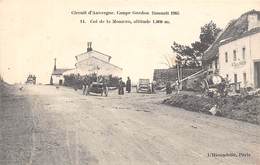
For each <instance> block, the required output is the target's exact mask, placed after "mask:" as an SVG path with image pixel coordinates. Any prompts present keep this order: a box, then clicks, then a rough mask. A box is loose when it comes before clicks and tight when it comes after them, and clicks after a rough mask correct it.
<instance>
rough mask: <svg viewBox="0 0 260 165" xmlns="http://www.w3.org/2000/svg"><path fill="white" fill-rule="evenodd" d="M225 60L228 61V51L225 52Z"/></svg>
mask: <svg viewBox="0 0 260 165" xmlns="http://www.w3.org/2000/svg"><path fill="white" fill-rule="evenodd" d="M225 61H226V63H228V53H227V52H226V53H225Z"/></svg>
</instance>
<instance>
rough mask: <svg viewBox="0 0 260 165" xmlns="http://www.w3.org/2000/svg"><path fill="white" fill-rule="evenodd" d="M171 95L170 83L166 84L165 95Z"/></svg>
mask: <svg viewBox="0 0 260 165" xmlns="http://www.w3.org/2000/svg"><path fill="white" fill-rule="evenodd" d="M171 93H172V88H171V82H169V81H168V82H167V83H166V94H167V95H169V94H171Z"/></svg>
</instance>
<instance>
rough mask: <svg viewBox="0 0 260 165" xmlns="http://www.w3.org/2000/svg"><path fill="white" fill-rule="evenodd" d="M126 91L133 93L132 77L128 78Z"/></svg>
mask: <svg viewBox="0 0 260 165" xmlns="http://www.w3.org/2000/svg"><path fill="white" fill-rule="evenodd" d="M126 91H127V92H128V93H130V92H131V79H130V77H127V81H126Z"/></svg>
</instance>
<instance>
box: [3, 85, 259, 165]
mask: <svg viewBox="0 0 260 165" xmlns="http://www.w3.org/2000/svg"><path fill="white" fill-rule="evenodd" d="M1 92H2V94H1V98H0V101H1V102H0V103H1V106H0V108H1V109H0V131H1V132H0V164H3V165H11V164H22V165H23V164H25V165H27V164H29V165H85V164H90V165H96V164H100V165H109V164H111V165H117V164H118V165H125V164H126V165H127V164H133V165H143V164H144V165H146V164H147V165H153V164H160V165H161V164H162V165H168V164H177V165H191V164H195V165H197V164H199V165H200V164H202V165H209V164H210V165H214V164H217V165H219V164H223V165H231V164H232V165H238V164H241V165H247V164H252V165H257V164H258V165H259V164H260V126H258V125H253V124H249V123H245V122H241V121H235V120H230V119H225V118H221V117H215V116H210V115H205V114H200V113H196V112H189V111H185V110H183V109H178V108H173V107H170V106H166V105H162V104H161V101H162V100H163V99H164V98H166V96H165V95H164V94H152V95H148V94H137V93H131V94H127V93H126V94H125V95H123V96H119V95H117V93H116V91H114V92H110V93H109V96H108V97H101V96H82V95H81V91H74V90H73V89H70V88H65V87H60V88H58V89H57V88H55V87H54V86H46V85H36V86H33V85H27V86H26V85H25V86H24V87H23V89H22V90H19V86H13V87H12V86H11V87H9V88H8V91H1ZM214 154H215V155H214ZM216 154H217V155H216ZM225 154H226V155H225Z"/></svg>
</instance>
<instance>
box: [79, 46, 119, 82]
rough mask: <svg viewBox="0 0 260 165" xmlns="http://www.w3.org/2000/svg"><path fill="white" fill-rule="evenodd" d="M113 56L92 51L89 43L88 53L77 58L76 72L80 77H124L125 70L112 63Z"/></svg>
mask: <svg viewBox="0 0 260 165" xmlns="http://www.w3.org/2000/svg"><path fill="white" fill-rule="evenodd" d="M111 58H112V57H111V56H109V55H106V54H104V53H101V52H98V51H96V50H93V49H92V46H91V42H89V43H88V48H87V51H86V52H84V53H82V54H79V55H77V56H76V64H75V66H76V68H75V72H76V73H79V74H80V75H86V74H92V73H96V74H98V75H107V76H108V75H112V76H117V77H120V76H122V72H123V69H122V68H120V67H118V66H116V65H114V64H112V63H110V60H111Z"/></svg>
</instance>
